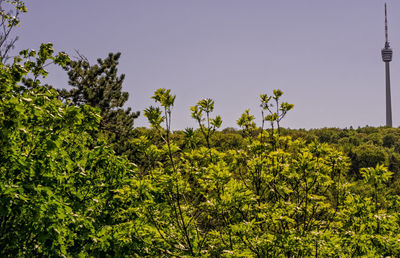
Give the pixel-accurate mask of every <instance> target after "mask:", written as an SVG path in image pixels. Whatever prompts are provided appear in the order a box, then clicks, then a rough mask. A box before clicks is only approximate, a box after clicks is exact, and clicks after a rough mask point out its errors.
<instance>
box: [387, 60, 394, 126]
mask: <svg viewBox="0 0 400 258" xmlns="http://www.w3.org/2000/svg"><path fill="white" fill-rule="evenodd" d="M385 68H386V126H388V127H392V125H393V123H392V97H391V94H390V67H389V62H385Z"/></svg>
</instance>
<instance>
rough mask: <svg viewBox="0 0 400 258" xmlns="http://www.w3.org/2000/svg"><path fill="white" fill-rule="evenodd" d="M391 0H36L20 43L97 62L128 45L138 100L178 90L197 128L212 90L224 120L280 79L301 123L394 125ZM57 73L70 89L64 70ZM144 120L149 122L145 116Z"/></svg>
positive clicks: (399, 29) (139, 103)
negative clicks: (385, 54) (197, 111)
mask: <svg viewBox="0 0 400 258" xmlns="http://www.w3.org/2000/svg"><path fill="white" fill-rule="evenodd" d="M387 3H388V7H389V10H388V15H389V29H390V32H389V33H390V34H389V38H390V42H391V46H392V48H393V50H394V56H393V61H392V63H391V72H392V102H393V125H394V126H395V127H398V126H399V125H400V101H399V100H400V88H399V86H400V74H399V73H398V70H399V69H400V65H399V63H400V55H398V53H400V12H399V11H400V1H394V0H392V1H387ZM383 5H384V1H383V0H382V1H381V0H352V1H348V0H335V1H332V0H302V1H299V0H282V1H277V0H275V1H272V0H270V1H269V0H113V1H111V0H108V1H104V0H85V1H82V0H68V1H66V0H63V1H61V0H35V1H29V2H28V1H27V6H28V13H27V14H26V15H25V16H24V17H23V22H22V25H21V28H19V29H18V31H17V33H18V34H19V36H20V40H19V41H18V44H17V48H18V49H23V48H34V49H37V48H38V47H39V46H40V43H42V42H52V43H53V44H54V46H55V48H56V50H58V51H65V52H67V53H69V54H71V55H74V49H77V50H79V51H80V52H81V53H82V54H84V55H85V56H87V57H88V58H89V59H90V60H91V61H92V62H95V60H96V59H97V58H98V57H106V56H107V54H108V53H109V52H118V51H120V52H122V57H121V59H120V61H121V62H120V67H119V71H120V72H121V73H125V74H126V79H125V84H124V90H125V91H128V92H129V93H130V99H129V102H128V104H127V106H131V107H132V108H133V110H140V111H143V109H144V108H146V107H148V106H149V105H152V104H153V103H154V102H153V101H152V100H151V99H150V97H151V95H152V93H153V91H154V90H155V89H157V88H170V89H172V91H173V93H175V94H176V95H177V98H176V102H175V107H174V110H173V121H172V122H173V128H175V129H183V128H185V127H193V126H194V127H195V123H194V122H193V121H192V119H191V117H190V111H189V108H190V106H192V105H194V104H195V103H196V102H197V101H198V100H199V99H201V98H207V97H209V98H213V99H214V100H215V102H216V106H215V114H220V115H221V116H222V119H223V124H222V127H223V128H225V127H237V126H236V122H235V121H236V120H237V119H238V118H239V117H240V115H241V113H242V112H243V111H244V110H245V109H247V108H250V110H251V113H253V114H255V115H256V117H257V119H258V120H257V122H258V124H260V109H259V100H258V96H259V94H260V93H271V92H272V90H273V89H276V88H279V89H282V90H283V91H284V93H285V94H284V99H285V100H286V101H288V102H289V103H293V104H295V109H294V110H293V111H292V112H290V113H289V114H288V116H287V118H286V120H285V121H284V122H283V126H285V127H290V128H320V127H341V128H343V127H349V126H353V127H357V126H365V125H370V126H381V125H384V123H385V92H384V86H385V84H384V63H383V62H382V60H381V55H380V50H381V48H382V47H383V46H384V16H383V15H384V11H383ZM51 72H52V74H51V76H50V77H49V78H48V82H49V83H51V84H53V85H54V86H56V87H59V88H63V87H67V77H66V75H65V74H64V72H60V71H53V70H52V71H51ZM135 125H136V126H148V124H147V122H146V119H145V118H144V117H143V116H142V115H141V117H140V118H139V119H137V120H136V122H135Z"/></svg>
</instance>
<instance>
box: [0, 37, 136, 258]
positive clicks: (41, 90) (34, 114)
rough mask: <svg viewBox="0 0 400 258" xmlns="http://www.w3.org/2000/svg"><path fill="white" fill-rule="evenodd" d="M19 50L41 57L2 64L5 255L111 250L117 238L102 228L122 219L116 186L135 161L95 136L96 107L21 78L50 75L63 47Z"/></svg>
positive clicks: (0, 233)
mask: <svg viewBox="0 0 400 258" xmlns="http://www.w3.org/2000/svg"><path fill="white" fill-rule="evenodd" d="M21 54H22V55H23V56H26V55H27V56H29V57H32V58H37V60H40V61H39V62H33V63H31V62H30V61H29V60H25V59H23V57H21V58H16V59H15V61H14V63H13V64H12V65H4V64H0V78H1V84H0V92H1V101H0V146H1V148H0V247H1V248H0V255H1V256H13V257H14V256H18V257H19V256H27V257H32V256H67V255H68V256H78V255H83V256H87V255H88V254H91V255H96V254H98V255H102V254H104V253H107V254H112V253H113V252H114V251H113V250H112V248H110V246H112V245H113V244H112V243H113V241H115V240H116V239H115V238H114V237H112V236H109V235H105V234H104V230H105V229H107V228H108V227H110V226H111V225H113V224H115V223H116V221H117V217H116V213H115V212H116V210H115V209H114V208H113V207H114V205H115V200H114V198H113V195H114V191H115V190H116V189H119V188H121V187H122V186H123V184H124V181H126V179H127V178H131V177H132V176H133V170H134V167H133V166H132V165H130V164H129V163H128V161H127V160H125V159H123V158H120V157H117V156H115V155H114V154H113V151H112V149H110V148H109V147H107V146H106V145H105V144H104V143H103V142H102V141H101V140H100V139H99V140H95V139H93V138H92V137H91V134H90V132H92V131H96V130H97V128H98V126H99V122H100V119H101V117H100V115H99V112H98V110H97V109H94V108H92V107H90V106H86V105H85V106H81V107H75V106H67V105H65V104H64V103H62V102H61V101H60V100H59V99H58V94H57V91H55V90H54V89H52V88H48V87H43V86H40V85H39V84H38V83H35V86H34V87H30V88H25V87H22V86H21V85H20V84H21V83H22V80H23V79H24V78H25V79H26V78H28V77H27V76H29V74H30V73H32V74H34V75H35V73H36V72H37V71H39V72H38V73H37V75H42V76H45V75H46V74H47V72H46V71H42V70H41V69H42V68H41V66H42V64H43V63H44V62H47V59H50V60H54V61H55V62H60V64H61V65H62V64H63V61H60V59H58V57H60V56H63V55H64V54H58V55H53V49H52V47H51V44H46V45H42V47H41V50H40V51H39V52H38V54H37V55H38V56H36V53H35V52H34V51H22V52H21ZM61 59H63V60H65V58H64V57H63V58H61Z"/></svg>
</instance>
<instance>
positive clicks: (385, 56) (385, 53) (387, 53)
mask: <svg viewBox="0 0 400 258" xmlns="http://www.w3.org/2000/svg"><path fill="white" fill-rule="evenodd" d="M392 56H393V50H392V49H391V48H390V45H389V36H388V25H387V10H386V3H385V47H384V48H383V49H382V61H383V62H385V72H386V126H388V127H392V125H393V123H392V97H391V94H390V65H389V63H390V61H392Z"/></svg>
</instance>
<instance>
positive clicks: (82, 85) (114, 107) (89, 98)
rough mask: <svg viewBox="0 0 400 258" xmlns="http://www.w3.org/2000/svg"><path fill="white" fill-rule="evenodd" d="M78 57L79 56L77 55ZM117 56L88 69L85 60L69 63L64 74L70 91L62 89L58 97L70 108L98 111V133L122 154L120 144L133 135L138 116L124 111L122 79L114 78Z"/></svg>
mask: <svg viewBox="0 0 400 258" xmlns="http://www.w3.org/2000/svg"><path fill="white" fill-rule="evenodd" d="M78 54H79V53H78ZM120 56H121V53H116V54H114V53H110V54H109V55H108V57H107V58H105V59H101V58H99V59H97V64H94V65H91V64H90V63H89V61H88V59H87V58H86V57H84V56H83V55H80V54H79V59H78V60H76V61H71V62H70V63H69V65H68V66H67V67H66V68H65V69H66V71H67V72H68V77H69V85H71V86H72V87H73V88H72V89H71V90H69V91H68V90H66V89H62V90H61V91H60V96H61V97H62V98H63V99H64V100H70V101H71V102H72V104H73V105H78V106H81V105H84V104H87V105H90V106H92V107H96V108H99V109H100V110H101V116H102V120H101V125H100V129H102V130H103V132H104V133H106V134H107V136H108V138H110V139H111V141H112V142H113V143H117V144H116V151H117V152H118V153H123V152H124V151H125V149H126V146H125V147H124V146H122V145H124V143H123V142H124V141H125V140H126V138H127V137H129V136H131V135H132V133H133V124H134V119H135V118H137V117H138V116H139V112H132V110H131V108H127V109H124V108H123V105H124V104H125V102H126V101H127V100H128V97H129V93H128V92H123V91H122V84H123V81H124V79H125V75H124V74H121V75H118V68H117V66H118V64H119V62H118V60H119V58H120Z"/></svg>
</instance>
